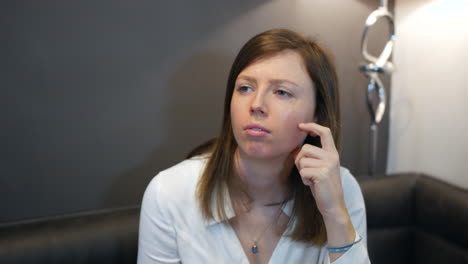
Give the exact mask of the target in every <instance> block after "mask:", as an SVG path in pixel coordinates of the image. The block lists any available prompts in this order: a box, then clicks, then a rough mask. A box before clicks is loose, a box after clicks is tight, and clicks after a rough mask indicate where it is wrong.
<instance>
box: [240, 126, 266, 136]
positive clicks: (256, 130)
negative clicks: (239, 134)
mask: <svg viewBox="0 0 468 264" xmlns="http://www.w3.org/2000/svg"><path fill="white" fill-rule="evenodd" d="M244 130H245V133H246V134H247V135H249V136H252V137H264V136H266V135H268V134H270V131H269V130H268V129H266V128H264V127H263V126H261V125H258V124H251V125H248V126H246V127H245V128H244Z"/></svg>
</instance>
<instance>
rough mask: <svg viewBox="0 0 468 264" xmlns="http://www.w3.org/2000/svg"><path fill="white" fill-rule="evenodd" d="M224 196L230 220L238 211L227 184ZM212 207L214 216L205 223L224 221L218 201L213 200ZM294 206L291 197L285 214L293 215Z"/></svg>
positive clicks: (284, 207)
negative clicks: (235, 208)
mask: <svg viewBox="0 0 468 264" xmlns="http://www.w3.org/2000/svg"><path fill="white" fill-rule="evenodd" d="M215 193H216V191H215ZM223 198H224V210H225V213H226V217H227V220H230V219H232V218H233V217H235V216H236V212H235V211H234V208H233V207H232V202H231V196H230V195H229V190H228V188H227V186H226V185H224V186H223ZM210 207H211V212H213V218H210V219H208V220H206V223H205V225H206V226H212V225H215V224H219V223H222V222H224V221H223V220H222V219H221V216H220V215H219V214H218V201H217V200H212V201H211V206H210ZM293 207H294V201H293V200H292V199H291V200H289V201H287V202H286V204H285V205H284V206H283V209H282V211H283V213H284V214H286V215H287V216H289V217H291V215H292V210H293Z"/></svg>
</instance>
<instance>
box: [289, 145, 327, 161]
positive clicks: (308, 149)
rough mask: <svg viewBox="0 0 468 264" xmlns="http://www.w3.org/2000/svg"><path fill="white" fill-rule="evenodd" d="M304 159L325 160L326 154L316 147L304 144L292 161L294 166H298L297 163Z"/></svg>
mask: <svg viewBox="0 0 468 264" xmlns="http://www.w3.org/2000/svg"><path fill="white" fill-rule="evenodd" d="M304 157H306V158H315V159H320V160H325V159H326V158H327V153H326V151H324V150H323V149H321V148H319V147H317V146H313V145H310V144H304V145H303V146H302V148H301V150H300V151H299V153H298V154H297V155H296V158H295V159H294V163H295V164H296V166H297V165H298V161H299V160H300V159H302V158H304Z"/></svg>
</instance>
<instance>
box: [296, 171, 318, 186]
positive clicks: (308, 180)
mask: <svg viewBox="0 0 468 264" xmlns="http://www.w3.org/2000/svg"><path fill="white" fill-rule="evenodd" d="M299 174H300V175H301V180H302V183H304V185H307V186H311V185H313V184H315V182H316V181H317V179H318V174H319V169H317V168H303V169H301V170H299Z"/></svg>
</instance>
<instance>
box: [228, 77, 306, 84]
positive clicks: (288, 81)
mask: <svg viewBox="0 0 468 264" xmlns="http://www.w3.org/2000/svg"><path fill="white" fill-rule="evenodd" d="M237 79H238V80H240V79H242V80H246V81H249V82H253V83H257V80H256V79H255V78H254V77H251V76H247V75H239V76H238V77H237ZM285 83H289V84H292V85H294V86H297V87H299V85H297V84H296V83H295V82H293V81H290V80H286V79H273V80H270V84H273V85H279V84H285Z"/></svg>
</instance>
